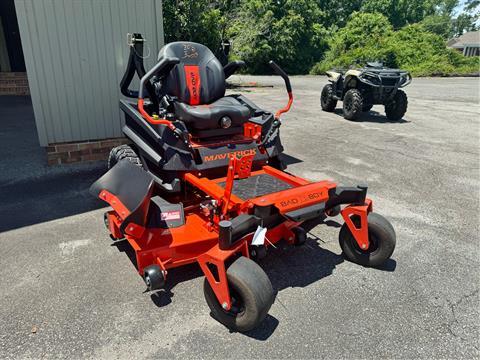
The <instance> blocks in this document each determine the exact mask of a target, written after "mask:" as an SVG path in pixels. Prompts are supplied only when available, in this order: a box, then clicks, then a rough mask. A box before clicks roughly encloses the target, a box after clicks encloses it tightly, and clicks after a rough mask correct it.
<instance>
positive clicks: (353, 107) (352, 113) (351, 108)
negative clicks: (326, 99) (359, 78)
mask: <svg viewBox="0 0 480 360" xmlns="http://www.w3.org/2000/svg"><path fill="white" fill-rule="evenodd" d="M362 109H363V97H362V93H361V92H360V90H358V89H350V90H348V91H347V92H346V93H345V96H344V97H343V117H344V118H345V119H347V120H355V119H356V118H357V117H358V116H359V115H360V114H361V113H362Z"/></svg>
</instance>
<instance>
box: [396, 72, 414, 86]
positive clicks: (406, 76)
mask: <svg viewBox="0 0 480 360" xmlns="http://www.w3.org/2000/svg"><path fill="white" fill-rule="evenodd" d="M411 81H412V77H411V76H410V74H403V75H402V76H401V78H400V82H399V86H400V87H404V86H407V85H408V84H410V82H411Z"/></svg>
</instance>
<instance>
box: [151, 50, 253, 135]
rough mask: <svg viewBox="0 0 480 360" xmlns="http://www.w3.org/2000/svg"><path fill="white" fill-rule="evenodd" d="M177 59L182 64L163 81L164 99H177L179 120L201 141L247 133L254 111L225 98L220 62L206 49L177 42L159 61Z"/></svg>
mask: <svg viewBox="0 0 480 360" xmlns="http://www.w3.org/2000/svg"><path fill="white" fill-rule="evenodd" d="M167 57H176V58H178V59H180V63H178V64H177V65H175V67H174V68H173V69H172V70H171V71H170V72H169V73H168V75H166V76H165V78H163V79H162V85H161V88H160V96H165V95H168V96H169V98H170V99H173V108H174V111H175V117H176V118H177V119H178V120H181V121H183V122H184V123H185V125H186V126H187V129H188V130H189V131H190V132H191V133H192V135H194V136H197V137H207V136H221V135H233V134H240V133H242V132H243V124H244V123H245V122H247V121H248V120H249V118H250V117H251V116H252V115H253V114H252V110H251V109H250V108H249V107H247V106H246V105H245V104H243V103H242V102H240V101H239V100H237V99H236V98H235V97H233V96H225V73H224V70H223V67H222V65H221V64H220V61H219V60H218V59H217V58H216V57H215V55H213V53H212V52H211V51H210V50H209V49H208V48H207V47H206V46H204V45H201V44H197V43H193V42H184V41H182V42H173V43H170V44H167V45H165V46H164V47H163V48H162V49H161V50H160V52H159V55H158V61H161V60H162V59H163V58H167Z"/></svg>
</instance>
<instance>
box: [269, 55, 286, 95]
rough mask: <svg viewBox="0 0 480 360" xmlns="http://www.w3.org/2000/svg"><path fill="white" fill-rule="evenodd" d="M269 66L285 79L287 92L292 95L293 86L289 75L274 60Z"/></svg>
mask: <svg viewBox="0 0 480 360" xmlns="http://www.w3.org/2000/svg"><path fill="white" fill-rule="evenodd" d="M268 65H270V67H271V68H272V69H273V71H275V73H276V74H277V75H280V76H281V77H282V78H283V81H285V86H286V88H287V92H289V93H291V92H292V85H290V79H289V78H288V75H287V73H286V72H285V71H283V69H282V68H281V67H280V66H278V65H277V63H276V62H275V61H273V60H270V61H269V62H268Z"/></svg>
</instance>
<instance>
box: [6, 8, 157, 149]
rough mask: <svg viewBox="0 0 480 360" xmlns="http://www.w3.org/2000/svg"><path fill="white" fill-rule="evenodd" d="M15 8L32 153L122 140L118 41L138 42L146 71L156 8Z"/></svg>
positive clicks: (124, 54)
mask: <svg viewBox="0 0 480 360" xmlns="http://www.w3.org/2000/svg"><path fill="white" fill-rule="evenodd" d="M15 7H16V11H17V17H18V23H19V28H20V35H21V39H22V47H23V51H24V54H25V63H26V67H27V74H28V80H29V84H30V92H31V97H32V103H33V109H34V113H35V121H36V125H37V131H38V137H39V141H40V145H41V146H47V145H48V144H51V143H61V142H71V141H85V140H95V139H107V138H114V137H120V136H122V133H121V127H122V125H123V118H122V116H120V111H119V107H118V101H119V99H120V98H121V97H122V95H121V93H120V88H119V83H120V80H121V79H122V76H123V73H124V71H125V66H126V63H127V60H128V53H129V48H128V46H127V43H126V39H127V36H126V35H127V33H129V32H130V33H133V32H138V33H142V34H143V35H144V37H145V38H146V39H147V42H146V45H145V56H147V55H149V57H148V58H146V59H145V67H146V68H147V69H148V68H149V67H151V66H153V64H154V63H155V60H156V55H157V53H158V50H159V49H160V48H161V46H162V45H163V21H162V4H161V0H136V1H131V0H15ZM135 85H138V81H137V82H136V83H135Z"/></svg>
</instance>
